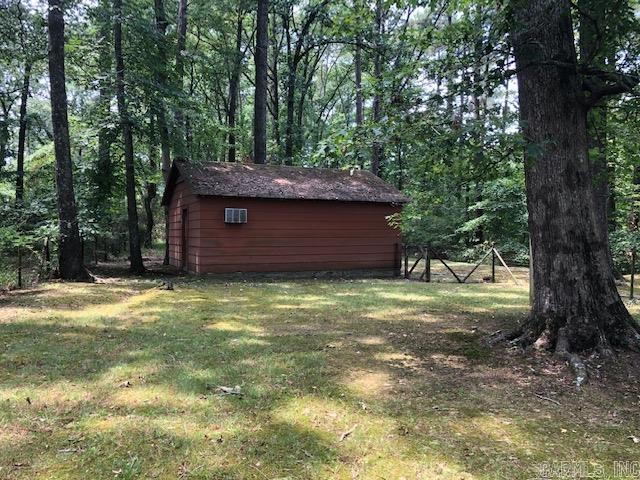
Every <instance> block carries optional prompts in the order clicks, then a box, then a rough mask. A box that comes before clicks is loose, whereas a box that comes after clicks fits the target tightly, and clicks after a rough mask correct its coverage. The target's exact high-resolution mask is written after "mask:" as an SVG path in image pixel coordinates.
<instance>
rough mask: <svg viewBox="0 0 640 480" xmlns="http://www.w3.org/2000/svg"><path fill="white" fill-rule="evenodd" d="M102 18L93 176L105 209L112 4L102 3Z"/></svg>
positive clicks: (109, 186) (109, 175)
mask: <svg viewBox="0 0 640 480" xmlns="http://www.w3.org/2000/svg"><path fill="white" fill-rule="evenodd" d="M101 6H102V9H103V12H104V13H103V15H104V18H101V19H100V22H101V24H100V39H99V41H98V48H99V53H98V68H99V71H100V76H101V79H100V83H99V92H98V95H99V97H98V105H99V109H100V118H101V121H100V127H99V130H98V164H97V169H96V170H97V172H96V185H97V187H98V188H97V190H98V191H97V192H96V201H97V203H98V204H99V205H100V208H101V209H102V208H104V207H106V205H107V202H108V200H109V199H110V198H111V195H112V193H113V186H114V183H115V182H114V175H113V173H114V172H113V165H112V163H111V144H112V143H113V140H114V131H113V130H112V127H111V126H110V124H111V122H109V121H108V119H109V117H110V115H111V96H112V84H111V82H112V80H111V78H112V71H111V68H112V63H113V53H112V51H111V45H110V42H109V40H108V39H109V38H110V36H111V0H103V1H102V2H101Z"/></svg>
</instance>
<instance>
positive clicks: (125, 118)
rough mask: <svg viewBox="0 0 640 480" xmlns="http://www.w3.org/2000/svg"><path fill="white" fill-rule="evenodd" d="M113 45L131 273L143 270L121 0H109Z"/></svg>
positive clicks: (142, 271) (138, 272)
mask: <svg viewBox="0 0 640 480" xmlns="http://www.w3.org/2000/svg"><path fill="white" fill-rule="evenodd" d="M113 14H114V23H113V48H114V54H115V59H116V97H117V101H118V112H119V113H120V126H121V128H122V143H123V144H124V165H125V177H126V192H127V224H128V228H129V262H130V270H131V271H132V272H133V273H137V274H140V273H144V265H143V263H142V251H141V248H140V231H139V229H138V209H137V205H136V179H135V167H134V154H133V133H132V131H131V119H130V118H129V112H128V111H127V102H126V94H125V71H124V57H123V54H122V0H114V2H113Z"/></svg>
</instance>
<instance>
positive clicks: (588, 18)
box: [579, 0, 610, 240]
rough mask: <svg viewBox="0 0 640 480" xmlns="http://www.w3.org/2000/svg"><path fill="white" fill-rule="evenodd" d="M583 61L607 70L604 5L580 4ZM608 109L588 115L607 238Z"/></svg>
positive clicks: (591, 156) (599, 209)
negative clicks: (603, 32) (603, 35)
mask: <svg viewBox="0 0 640 480" xmlns="http://www.w3.org/2000/svg"><path fill="white" fill-rule="evenodd" d="M579 7H580V8H579V12H580V15H581V16H580V29H579V32H580V61H581V62H583V63H585V64H590V65H593V66H595V67H597V68H606V58H607V51H606V50H607V49H608V47H610V46H609V45H607V43H606V41H605V40H603V39H602V38H601V32H600V31H599V29H600V28H601V26H602V25H604V22H605V16H606V12H605V4H604V3H602V2H591V1H589V2H587V1H584V0H580V2H579ZM609 49H610V48H609ZM606 129H607V109H606V105H600V106H598V107H596V108H592V109H591V110H589V112H588V113H587V148H588V152H589V159H590V160H591V167H592V169H593V172H592V175H593V181H594V188H595V195H596V202H597V203H596V207H597V210H596V212H597V214H598V218H599V221H598V223H599V225H600V227H601V228H603V229H604V233H605V235H606V236H607V240H608V232H609V212H608V209H609V195H610V191H609V190H610V189H609V169H608V167H607V154H606V148H605V146H606Z"/></svg>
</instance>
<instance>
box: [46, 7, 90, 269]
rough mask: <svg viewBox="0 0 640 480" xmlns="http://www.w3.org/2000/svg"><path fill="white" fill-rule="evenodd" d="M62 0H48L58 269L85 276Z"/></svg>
mask: <svg viewBox="0 0 640 480" xmlns="http://www.w3.org/2000/svg"><path fill="white" fill-rule="evenodd" d="M61 3H62V0H49V13H48V15H47V22H48V26H49V55H48V56H49V82H50V87H51V94H50V97H51V123H52V125H53V143H54V149H55V155H56V189H57V193H58V196H57V203H58V216H59V221H60V223H59V226H60V240H59V247H58V270H59V275H60V278H62V279H64V280H87V279H88V278H89V276H88V273H87V271H86V270H85V268H84V266H83V264H82V256H81V248H80V231H79V228H78V213H77V207H76V197H75V192H74V189H73V169H72V164H71V147H70V141H69V121H68V118H67V89H66V85H65V71H64V14H63V12H62V6H61Z"/></svg>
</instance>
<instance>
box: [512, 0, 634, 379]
mask: <svg viewBox="0 0 640 480" xmlns="http://www.w3.org/2000/svg"><path fill="white" fill-rule="evenodd" d="M514 6H515V9H514V13H515V22H514V32H513V35H512V41H513V43H514V47H515V56H516V65H517V69H518V95H519V103H520V116H521V125H522V133H523V136H524V138H525V140H526V142H527V144H528V145H529V147H528V148H526V150H525V151H526V154H525V180H526V191H527V207H528V211H529V231H530V235H531V243H532V252H533V258H534V260H535V261H534V271H533V278H534V285H535V290H534V301H533V306H532V309H531V313H530V316H529V318H528V320H527V321H526V322H525V323H524V324H523V326H522V329H521V331H520V332H518V333H521V336H520V337H519V338H518V340H517V341H518V342H519V343H521V344H523V345H527V344H531V343H534V342H536V343H537V344H539V345H540V344H543V345H545V344H546V345H547V346H548V347H550V348H553V349H555V351H556V353H557V354H558V355H559V356H561V357H562V358H565V359H566V360H567V361H569V363H570V364H571V365H572V366H573V368H574V370H575V371H576V375H577V382H578V384H579V383H581V381H584V378H585V376H586V370H585V368H584V365H583V364H582V362H581V360H580V359H579V357H577V356H576V354H575V353H576V352H582V351H586V350H590V349H592V348H597V349H599V350H600V352H601V353H611V346H621V347H634V348H635V347H638V345H639V343H638V342H639V340H640V332H639V329H638V326H637V324H636V323H635V322H634V321H633V319H632V318H631V316H630V315H629V313H628V312H627V309H626V307H625V306H624V303H623V302H622V300H621V299H620V295H619V294H618V291H617V289H616V286H615V282H614V277H613V272H612V268H611V258H610V252H609V249H608V247H607V240H606V238H605V235H604V229H603V228H602V226H601V225H600V222H601V217H600V216H599V215H598V205H597V199H596V195H595V193H594V186H593V175H592V169H591V166H590V162H589V158H588V153H587V122H586V117H587V104H586V103H585V102H584V100H583V99H584V94H583V91H582V85H583V81H582V79H581V78H580V77H579V75H578V74H577V68H575V65H576V63H577V59H576V52H575V46H574V38H573V29H572V21H571V5H570V2H569V1H568V0H561V1H557V0H531V1H526V2H525V1H519V2H517V3H516V4H515V5H514ZM551 59H552V60H553V62H554V63H553V64H550V60H551ZM565 65H567V66H568V67H567V66H565ZM572 65H573V67H572Z"/></svg>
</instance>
